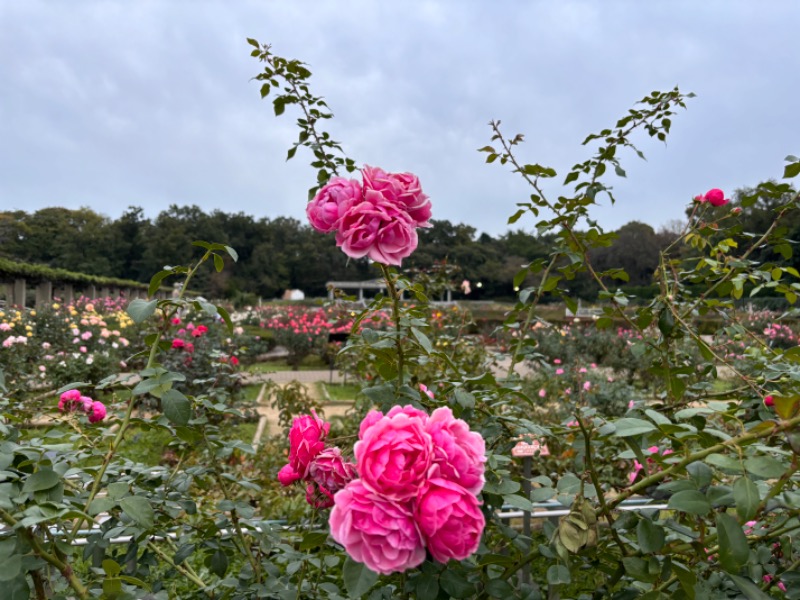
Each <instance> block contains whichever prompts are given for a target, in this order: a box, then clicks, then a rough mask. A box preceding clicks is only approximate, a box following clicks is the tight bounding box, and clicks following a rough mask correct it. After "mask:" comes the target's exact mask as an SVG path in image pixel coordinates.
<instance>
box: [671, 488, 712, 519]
mask: <svg viewBox="0 0 800 600" xmlns="http://www.w3.org/2000/svg"><path fill="white" fill-rule="evenodd" d="M667 508H671V509H673V510H680V511H682V512H685V513H689V514H692V515H705V514H708V512H709V511H710V510H711V503H710V502H709V501H708V498H706V496H705V494H703V493H702V492H699V491H697V490H682V491H680V492H676V493H675V494H673V495H672V496H671V497H670V499H669V502H668V503H667Z"/></svg>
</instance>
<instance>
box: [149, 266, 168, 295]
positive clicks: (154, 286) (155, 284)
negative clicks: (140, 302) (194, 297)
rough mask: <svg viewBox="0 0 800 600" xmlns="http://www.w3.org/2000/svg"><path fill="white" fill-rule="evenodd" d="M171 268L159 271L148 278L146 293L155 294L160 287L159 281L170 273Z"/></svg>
mask: <svg viewBox="0 0 800 600" xmlns="http://www.w3.org/2000/svg"><path fill="white" fill-rule="evenodd" d="M172 274H173V272H172V269H169V270H164V271H159V272H158V273H156V274H155V275H153V277H152V278H151V279H150V285H149V286H148V287H147V295H148V296H152V295H153V294H155V293H156V292H157V291H158V290H159V288H160V287H161V282H162V281H163V280H164V279H166V278H167V277H169V276H170V275H172Z"/></svg>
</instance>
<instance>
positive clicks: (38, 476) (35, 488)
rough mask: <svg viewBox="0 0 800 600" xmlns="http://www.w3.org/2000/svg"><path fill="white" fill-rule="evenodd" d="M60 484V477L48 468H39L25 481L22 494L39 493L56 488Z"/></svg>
mask: <svg viewBox="0 0 800 600" xmlns="http://www.w3.org/2000/svg"><path fill="white" fill-rule="evenodd" d="M59 483H61V477H60V476H59V475H58V473H56V472H55V471H53V469H49V468H46V467H45V468H41V469H39V470H38V471H36V473H34V474H33V475H31V476H30V477H28V478H27V479H26V480H25V485H23V486H22V491H23V492H41V491H44V490H49V489H51V488H54V487H56V486H57V485H58V484H59Z"/></svg>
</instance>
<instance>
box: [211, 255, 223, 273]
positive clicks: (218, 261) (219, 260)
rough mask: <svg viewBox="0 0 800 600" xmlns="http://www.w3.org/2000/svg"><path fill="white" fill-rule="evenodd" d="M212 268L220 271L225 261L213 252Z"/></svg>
mask: <svg viewBox="0 0 800 600" xmlns="http://www.w3.org/2000/svg"><path fill="white" fill-rule="evenodd" d="M213 256H214V268H215V269H216V270H217V273H219V272H220V271H222V269H224V268H225V261H224V260H222V257H221V256H220V255H219V254H214V255H213Z"/></svg>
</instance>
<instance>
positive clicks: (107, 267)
mask: <svg viewBox="0 0 800 600" xmlns="http://www.w3.org/2000/svg"><path fill="white" fill-rule="evenodd" d="M751 192H752V190H741V191H739V192H737V194H736V195H735V199H734V201H733V205H734V206H741V209H742V212H741V214H740V215H739V216H738V217H737V218H739V219H740V222H741V234H742V236H743V237H746V236H747V235H749V234H753V233H755V234H758V233H761V232H763V231H764V230H766V227H767V223H769V222H770V217H769V214H770V211H771V210H772V209H773V208H774V206H772V204H775V202H774V201H773V202H771V203H770V202H768V201H766V200H764V201H761V200H760V201H758V202H756V203H755V204H752V205H742V202H741V199H742V198H743V197H745V196H746V195H747V193H751ZM745 204H746V203H745ZM730 208H731V207H730V206H728V207H721V208H720V209H715V210H718V211H719V214H720V216H722V215H723V214H727V213H728V212H729V211H730ZM782 227H783V229H784V231H782V232H780V233H782V235H783V236H784V237H785V238H787V239H789V240H798V239H800V215H797V214H790V215H788V216H787V217H786V218H784V222H783V224H782ZM679 232H680V223H673V224H671V225H670V226H666V227H662V228H661V229H660V230H658V231H656V230H654V229H653V227H651V226H650V225H647V224H645V223H641V222H638V221H632V222H630V223H627V224H625V225H623V226H622V227H620V228H619V229H618V230H617V231H616V238H615V239H614V241H613V243H611V245H609V246H606V247H601V248H596V249H595V250H593V251H592V253H591V255H590V259H591V261H592V264H593V265H594V267H595V268H596V269H597V270H598V271H602V270H604V269H608V268H614V267H621V268H623V269H625V270H626V272H627V273H628V275H629V278H630V279H629V281H628V282H627V283H625V284H624V286H625V287H627V288H628V289H630V290H633V291H635V292H639V293H640V294H641V295H644V296H645V297H646V296H648V295H649V293H648V290H650V289H651V288H652V286H653V284H654V282H653V272H654V271H655V269H656V268H657V266H658V260H659V252H660V251H661V250H662V249H663V248H665V247H666V246H667V245H668V244H670V243H672V242H673V241H674V240H675V239H676V237H677V236H678V235H679ZM418 233H419V246H418V248H417V251H416V252H414V254H412V255H411V256H410V257H409V258H408V259H406V260H405V261H404V263H403V266H404V268H405V267H408V268H411V269H417V270H423V271H424V270H426V269H430V268H431V267H433V266H434V265H436V264H440V265H441V264H442V263H447V264H448V265H450V266H451V267H457V272H456V274H455V275H454V277H455V278H456V279H457V280H458V281H457V283H459V282H460V281H461V279H467V280H469V281H470V282H471V284H472V285H471V287H472V293H471V295H470V297H472V298H482V299H491V298H498V299H501V298H511V297H513V296H514V293H515V292H514V289H513V287H512V286H513V284H512V281H513V278H514V275H515V274H516V273H517V272H518V271H519V269H520V267H521V266H522V265H524V264H527V263H529V262H531V261H533V260H535V259H536V258H540V257H546V256H548V255H549V253H550V248H551V247H552V245H553V239H552V238H551V237H549V236H547V235H544V236H537V235H534V234H531V233H528V232H526V231H524V230H520V229H518V230H512V231H508V232H506V233H504V234H502V235H499V236H496V237H495V236H491V235H488V234H486V233H481V234H480V235H478V232H477V230H476V229H475V228H474V227H472V226H471V225H466V224H463V223H458V224H456V223H451V222H450V221H447V220H434V221H433V227H431V228H429V229H420V230H418ZM195 240H205V241H211V242H220V243H224V244H227V245H229V246H232V247H233V248H235V249H236V251H237V252H238V254H239V261H238V262H237V263H236V264H230V265H226V268H225V269H224V270H223V271H222V272H219V273H217V272H216V271H213V270H205V271H203V272H202V273H203V274H202V275H201V276H200V280H199V281H198V285H199V286H200V289H201V291H203V292H204V293H206V294H208V295H210V296H213V297H225V298H229V299H232V300H234V301H237V302H240V303H252V302H254V301H255V300H256V298H258V297H262V298H264V299H269V298H275V297H280V296H281V295H282V294H283V292H284V290H286V289H295V288H296V289H301V290H303V291H304V292H305V293H306V295H308V296H322V295H324V294H325V293H326V287H325V284H326V282H327V281H330V280H350V281H361V280H365V279H372V278H375V277H377V276H378V272H377V270H376V269H375V268H374V267H373V266H371V265H370V264H369V262H368V261H367V260H365V259H362V260H353V259H348V257H347V256H345V255H344V254H343V253H342V252H341V251H340V250H339V249H338V248H336V246H335V244H334V242H333V239H332V236H329V235H328V236H326V235H320V234H319V233H317V232H315V231H313V230H312V229H311V228H310V227H309V226H308V225H306V224H304V223H301V222H300V221H298V220H296V219H292V218H286V217H278V218H275V219H268V218H255V217H253V216H251V215H247V214H244V213H241V212H239V213H226V212H223V211H221V210H214V211H213V212H204V211H203V210H202V209H200V208H199V207H197V206H177V205H171V206H170V207H169V208H168V209H166V210H163V211H162V212H160V213H159V214H158V216H156V217H155V218H154V219H150V218H148V217H146V216H145V214H144V211H143V210H142V209H141V208H138V207H130V208H129V209H128V210H126V211H125V212H124V213H123V214H122V215H121V216H120V217H119V218H117V219H110V218H108V217H106V216H103V215H101V214H99V213H97V212H95V211H93V210H91V209H89V208H80V209H77V210H71V209H67V208H60V207H52V208H44V209H41V210H37V211H35V212H32V213H28V212H25V211H21V210H17V211H5V212H0V256H2V257H4V258H9V259H12V260H19V261H23V262H29V263H36V264H44V265H48V266H51V267H55V268H63V269H68V270H71V271H78V272H82V273H87V274H90V275H100V276H106V277H117V278H121V279H132V280H136V281H142V282H147V281H149V279H150V277H151V276H152V275H153V273H155V272H156V271H159V270H160V269H162V268H163V267H164V266H166V265H175V264H184V263H187V262H189V261H191V260H192V258H193V257H195V256H196V254H197V253H199V249H197V248H196V247H193V246H192V245H191V243H192V242H193V241H195ZM686 251H687V252H688V251H690V250H689V249H688V248H687V249H686ZM761 254H762V255H760V256H756V257H755V258H757V259H760V260H762V261H765V262H769V261H772V262H778V263H781V264H789V265H792V266H795V267H796V268H800V260H798V257H797V256H796V255H794V254H793V255H792V256H790V257H788V258H787V257H784V256H778V255H776V254H775V253H774V252H773V251H772V250H771V249H769V248H765V249H764V250H763V251H762V252H761ZM530 283H531V280H530V279H529V280H528V281H527V282H526V283H524V284H523V285H529V284H530ZM534 283H535V281H534ZM478 284H480V285H478ZM566 285H567V286H568V287H569V289H570V293H571V294H572V295H574V296H576V297H582V298H585V299H589V300H591V299H593V298H594V297H596V294H597V288H596V286H595V285H594V284H593V282H591V280H590V279H589V278H588V277H580V276H579V277H578V278H576V279H575V280H573V281H571V282H566ZM614 285H615V286H616V285H619V282H615V284H614ZM456 291H457V290H456Z"/></svg>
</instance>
